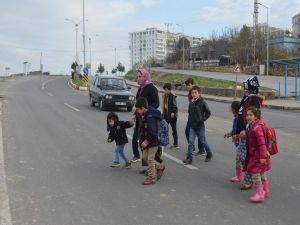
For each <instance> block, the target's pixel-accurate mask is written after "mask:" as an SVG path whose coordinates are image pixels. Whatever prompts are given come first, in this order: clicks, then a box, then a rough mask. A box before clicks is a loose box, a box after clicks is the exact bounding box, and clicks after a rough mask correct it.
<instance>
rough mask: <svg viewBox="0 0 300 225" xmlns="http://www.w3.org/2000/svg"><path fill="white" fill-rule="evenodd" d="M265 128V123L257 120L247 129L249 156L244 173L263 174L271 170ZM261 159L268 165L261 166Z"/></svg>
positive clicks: (247, 156)
mask: <svg viewBox="0 0 300 225" xmlns="http://www.w3.org/2000/svg"><path fill="white" fill-rule="evenodd" d="M263 126H264V123H263V122H262V121H261V120H257V121H256V122H254V124H251V125H250V126H249V127H248V128H247V129H246V148H247V155H246V160H245V164H244V171H247V172H249V173H263V172H266V171H268V170H270V169H271V161H270V155H269V154H268V153H267V145H266V139H265V135H264V127H263ZM260 159H266V163H265V164H261V163H260Z"/></svg>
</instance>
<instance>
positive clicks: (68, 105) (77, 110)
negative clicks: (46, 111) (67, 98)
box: [64, 103, 80, 112]
mask: <svg viewBox="0 0 300 225" xmlns="http://www.w3.org/2000/svg"><path fill="white" fill-rule="evenodd" d="M64 105H65V106H67V107H69V108H70V109H73V110H74V111H76V112H80V110H79V109H77V108H75V107H74V106H71V105H70V104H68V103H64Z"/></svg>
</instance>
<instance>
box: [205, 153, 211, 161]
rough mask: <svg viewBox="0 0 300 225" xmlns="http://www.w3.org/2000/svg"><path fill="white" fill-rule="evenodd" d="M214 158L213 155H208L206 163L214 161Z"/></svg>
mask: <svg viewBox="0 0 300 225" xmlns="http://www.w3.org/2000/svg"><path fill="white" fill-rule="evenodd" d="M212 158H213V155H212V154H211V153H209V154H207V155H206V158H205V160H204V162H210V161H211V160H212Z"/></svg>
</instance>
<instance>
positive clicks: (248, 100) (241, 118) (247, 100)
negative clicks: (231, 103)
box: [237, 94, 263, 134]
mask: <svg viewBox="0 0 300 225" xmlns="http://www.w3.org/2000/svg"><path fill="white" fill-rule="evenodd" d="M262 105H263V99H262V98H261V97H259V96H257V95H254V94H250V95H248V96H244V97H243V98H242V100H241V104H240V108H239V114H238V119H237V133H238V134H239V133H240V132H241V131H242V130H245V129H246V125H247V121H246V113H247V110H248V108H249V107H250V106H254V107H255V108H257V109H258V110H259V111H260V117H259V119H261V108H262Z"/></svg>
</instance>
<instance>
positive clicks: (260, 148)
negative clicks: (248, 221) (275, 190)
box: [224, 76, 271, 202]
mask: <svg viewBox="0 0 300 225" xmlns="http://www.w3.org/2000/svg"><path fill="white" fill-rule="evenodd" d="M243 87H244V97H243V98H242V100H241V102H238V101H234V102H232V104H231V111H232V113H233V116H234V119H233V126H232V130H231V132H228V133H226V134H225V135H224V138H229V137H232V141H233V143H234V145H235V147H236V150H237V151H236V158H235V159H236V163H235V176H233V177H232V178H230V181H231V182H243V183H242V185H241V187H240V189H241V190H248V189H251V188H252V187H253V186H254V187H255V194H254V195H252V196H251V197H250V201H251V202H262V201H264V199H265V198H266V197H268V195H269V193H270V190H269V181H268V179H267V174H266V172H267V171H269V170H270V168H271V163H270V154H269V152H268V147H267V145H268V144H267V142H266V134H265V129H264V127H265V123H264V122H263V121H262V120H261V107H262V99H261V98H260V97H259V96H258V95H257V94H258V89H259V82H258V79H257V77H256V76H254V77H250V78H249V79H247V80H246V81H244V83H243ZM243 172H244V176H243Z"/></svg>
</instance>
